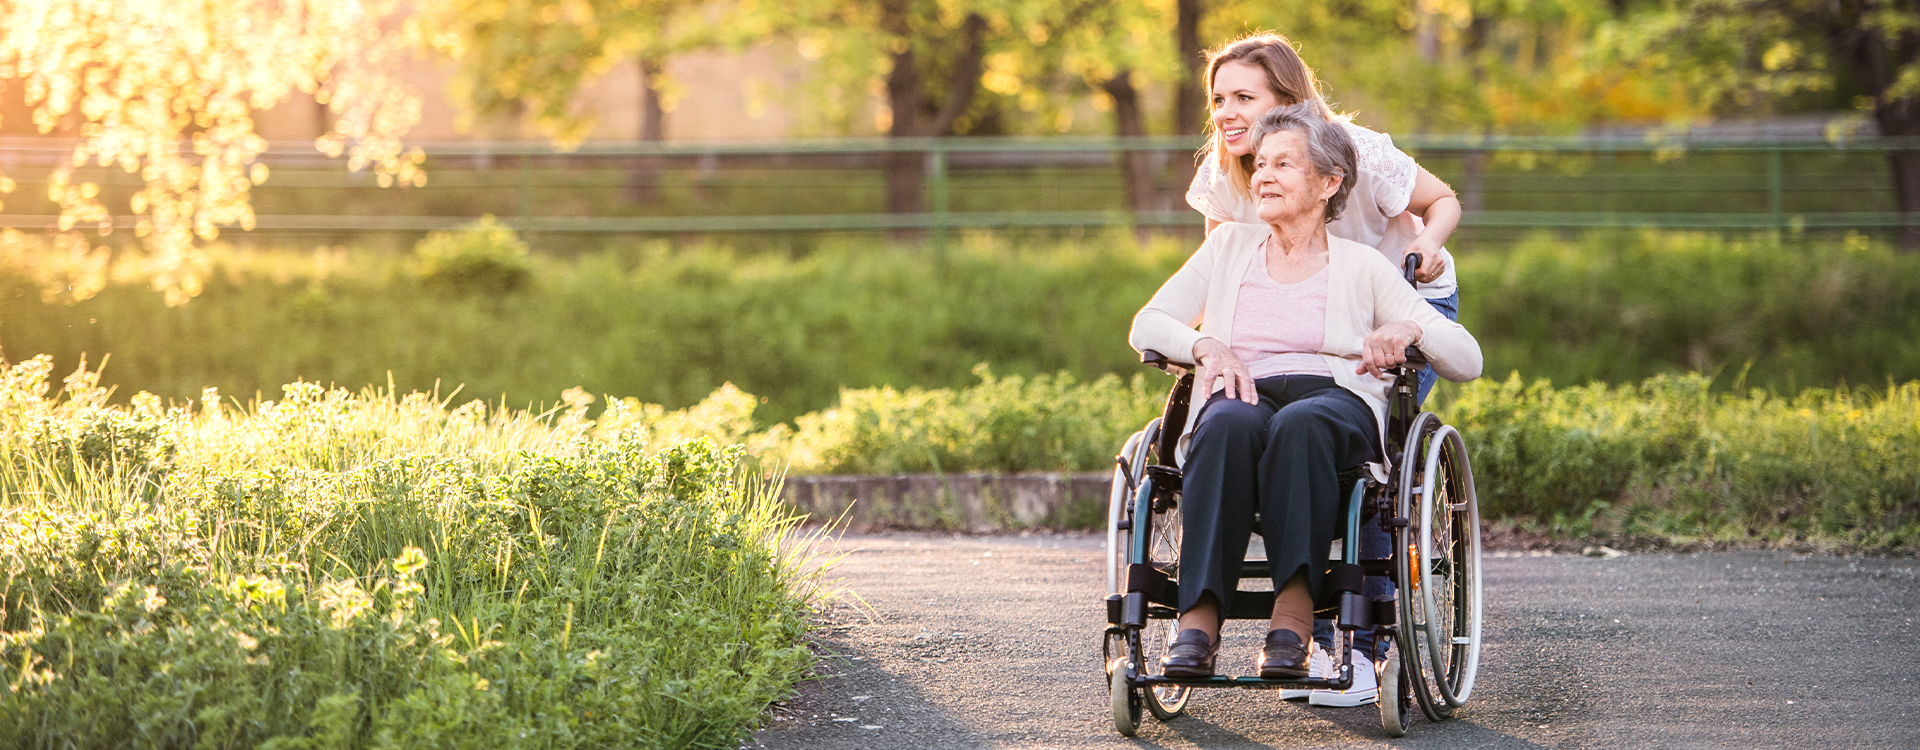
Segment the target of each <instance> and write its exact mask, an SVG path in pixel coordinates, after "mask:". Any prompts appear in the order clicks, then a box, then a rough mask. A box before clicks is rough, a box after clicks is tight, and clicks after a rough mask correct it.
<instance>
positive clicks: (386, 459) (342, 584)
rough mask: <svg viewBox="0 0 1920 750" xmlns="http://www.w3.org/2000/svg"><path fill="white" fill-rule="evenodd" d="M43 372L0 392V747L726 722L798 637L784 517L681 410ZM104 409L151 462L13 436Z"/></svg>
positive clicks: (784, 679)
mask: <svg viewBox="0 0 1920 750" xmlns="http://www.w3.org/2000/svg"><path fill="white" fill-rule="evenodd" d="M50 370H51V365H50V361H49V360H48V359H47V358H36V359H34V360H30V361H28V362H25V363H21V364H18V365H14V366H12V367H10V368H7V369H6V370H5V371H4V381H5V382H4V385H5V386H6V388H5V389H4V390H0V445H4V446H5V447H6V448H7V450H8V452H9V456H10V457H11V458H12V459H13V460H10V461H8V462H5V463H0V468H4V471H0V574H4V576H5V580H4V581H0V684H4V685H6V686H8V690H7V692H5V693H0V748H4V747H23V748H24V747H47V746H55V745H57V746H61V747H73V748H92V747H121V746H124V744H125V743H127V742H129V741H132V740H134V739H136V738H137V741H138V742H139V743H140V744H142V745H143V746H152V747H182V748H184V747H272V748H304V747H342V748H360V747H369V748H371V747H402V746H404V747H423V746H431V747H481V746H485V747H509V748H518V747H525V748H535V747H538V748H553V747H563V748H593V747H710V748H733V747H737V746H738V744H739V742H740V741H741V739H742V738H743V737H744V736H745V733H746V732H747V731H748V730H749V729H750V728H751V726H752V724H753V722H754V721H755V720H756V717H758V716H759V715H760V713H761V711H762V710H763V709H764V707H765V706H766V705H767V703H769V702H771V701H773V700H776V699H778V698H780V697H782V696H784V695H786V694H787V693H788V692H790V690H791V688H792V685H793V683H794V681H795V680H797V679H798V678H799V677H800V676H801V674H802V673H803V672H804V670H805V669H806V668H807V667H808V666H809V665H810V663H811V660H812V657H811V654H810V652H809V651H808V650H807V649H806V648H805V647H804V645H802V644H801V643H800V640H799V639H800V637H801V636H802V635H803V634H804V632H805V631H806V629H807V628H808V627H809V624H808V623H809V620H810V617H811V615H812V604H811V601H812V600H811V593H810V592H811V591H812V589H811V588H810V586H811V584H810V579H809V578H808V577H807V575H808V574H805V573H803V572H802V570H803V569H805V568H804V562H805V561H804V560H803V559H801V558H799V557H796V556H794V554H793V553H791V552H789V551H786V550H788V549H789V548H792V545H791V544H789V535H790V532H791V529H792V527H793V524H794V523H795V519H793V518H791V517H789V516H788V515H787V513H786V511H784V510H783V509H782V506H781V505H780V503H779V502H778V501H777V499H776V497H775V495H774V493H773V491H772V489H771V488H770V487H768V486H766V485H765V484H763V483H760V482H757V481H754V480H752V479H750V478H748V476H747V475H746V474H744V473H743V472H742V470H741V467H740V462H741V460H742V457H743V454H742V452H741V450H740V449H738V448H717V447H714V445H713V443H711V442H710V441H709V440H707V439H705V438H704V437H697V436H694V437H692V438H691V439H688V438H689V435H688V434H687V432H688V431H687V429H686V428H685V426H686V425H687V424H688V423H689V421H690V415H689V414H687V413H678V412H665V411H662V410H641V413H640V414H638V415H637V416H636V415H633V414H628V415H627V416H626V417H624V418H623V419H622V420H621V421H620V422H619V423H618V424H598V423H596V422H595V421H593V420H590V419H588V418H587V415H586V412H585V410H586V403H587V401H588V399H586V398H584V397H582V395H581V394H577V393H576V394H570V397H571V401H570V403H569V404H568V405H567V406H565V407H563V408H560V409H556V410H554V411H551V412H548V413H545V414H529V413H526V412H519V411H512V410H507V409H497V408H489V407H488V406H487V405H486V404H485V403H482V402H472V403H469V404H466V405H463V406H460V407H458V408H453V409H449V408H448V406H449V404H448V402H446V401H444V400H440V399H435V398H432V397H429V396H426V395H423V394H418V393H416V394H411V395H407V396H396V395H395V394H391V393H387V392H373V391H368V392H363V393H361V394H358V395H356V394H350V393H347V392H345V391H342V390H338V389H333V390H328V389H323V388H320V387H319V386H315V385H313V384H310V383H295V384H292V385H289V386H286V388H285V389H284V394H285V398H283V399H281V400H279V401H273V402H258V403H256V404H254V405H253V406H252V407H251V408H249V409H244V410H236V409H233V408H231V407H225V406H222V405H221V401H220V399H219V398H218V396H217V394H211V393H210V394H207V395H208V398H207V399H206V401H205V402H203V404H204V405H203V407H202V408H201V409H198V410H195V411H188V410H186V409H174V410H169V411H166V412H163V413H159V414H157V415H145V416H142V415H139V414H135V413H131V412H129V411H128V410H126V409H125V407H112V406H104V405H101V404H99V403H96V399H95V397H94V396H93V395H92V391H89V390H88V386H89V384H90V383H91V380H90V379H89V378H87V377H78V378H68V381H67V386H68V387H67V388H66V389H65V390H64V391H63V394H72V395H74V396H76V398H77V399H78V400H75V399H69V398H67V397H66V396H65V395H62V396H59V397H47V396H46V395H45V394H46V391H47V381H48V373H49V372H50ZM76 386H78V387H76ZM136 402H137V403H139V404H143V405H149V404H151V403H152V398H151V397H147V396H143V397H141V398H138V399H136ZM717 403H718V404H720V405H721V406H715V407H712V408H722V407H723V406H724V405H725V404H726V403H727V402H726V400H725V399H719V400H717ZM141 408H146V407H145V406H143V407H141ZM103 410H104V412H105V413H110V414H117V416H114V417H110V418H107V420H106V423H110V424H118V423H119V422H114V421H113V420H115V419H119V420H122V421H125V420H136V421H137V420H140V419H147V420H152V421H156V422H157V423H159V424H160V425H162V430H161V431H162V433H163V434H165V435H167V436H169V440H170V442H169V443H168V444H169V445H171V446H173V452H172V454H171V459H170V464H169V465H168V466H167V469H166V471H164V472H158V471H152V470H150V468H149V467H148V466H147V465H144V464H137V463H136V462H110V463H109V464H108V466H107V469H108V470H99V471H96V470H91V469H85V468H83V469H81V470H78V471H71V470H68V468H67V466H68V465H77V466H80V467H87V466H90V464H89V463H88V462H86V461H74V460H72V456H73V455H74V453H75V449H74V448H73V446H74V445H75V444H76V443H75V442H74V441H71V440H58V441H49V440H45V439H42V438H41V437H40V435H42V434H54V435H74V434H82V435H84V434H91V433H90V432H89V431H90V430H93V429H94V428H93V427H91V426H90V425H92V424H95V422H94V421H90V420H96V419H97V418H99V415H100V414H101V413H102V412H103ZM694 418H697V417H694ZM48 425H51V426H52V427H50V428H49V427H48ZM80 444H84V441H82V442H81V443H80ZM108 444H109V445H113V443H111V441H109V443H108ZM63 462H64V463H63ZM796 549H797V548H796Z"/></svg>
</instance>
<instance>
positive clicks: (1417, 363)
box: [1407, 346, 1427, 370]
mask: <svg viewBox="0 0 1920 750" xmlns="http://www.w3.org/2000/svg"><path fill="white" fill-rule="evenodd" d="M1407 366H1408V367H1412V368H1414V369H1416V370H1417V369H1420V368H1422V367H1426V366H1427V355H1426V353H1424V352H1422V351H1420V347H1417V346H1409V347H1407Z"/></svg>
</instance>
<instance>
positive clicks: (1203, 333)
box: [1130, 103, 1480, 679]
mask: <svg viewBox="0 0 1920 750" xmlns="http://www.w3.org/2000/svg"><path fill="white" fill-rule="evenodd" d="M1251 131H1252V132H1251V136H1252V139H1253V143H1254V153H1255V154H1256V158H1255V160H1254V165H1253V167H1254V169H1253V174H1252V176H1251V188H1252V193H1253V195H1254V196H1255V197H1256V200H1257V202H1258V207H1259V216H1260V219H1261V220H1262V221H1264V222H1265V224H1264V225H1258V224H1237V223H1228V224H1222V225H1221V226H1219V227H1218V228H1216V229H1215V230H1214V231H1213V232H1212V233H1210V234H1209V235H1208V236H1207V240H1206V243H1205V244H1203V245H1201V246H1200V249H1199V250H1198V251H1197V252H1195V253H1194V255H1193V257H1192V258H1191V259H1189V260H1188V261H1187V263H1186V265H1185V266H1183V267H1181V269H1180V270H1179V271H1178V272H1177V273H1175V274H1174V275H1173V277H1172V278H1171V279H1168V280H1167V283H1166V284H1165V285H1164V286H1162V287H1161V288H1160V291H1158V292H1156V293H1155V294H1154V295H1153V299H1152V300H1151V301H1149V302H1148V303H1147V305H1146V307H1143V308H1141V310H1140V313H1139V314H1138V315H1136V316H1134V319H1133V332H1132V334H1131V336H1130V340H1131V343H1132V344H1133V346H1134V348H1135V349H1140V350H1146V349H1154V350H1157V351H1160V352H1164V353H1167V354H1169V355H1170V356H1173V357H1175V358H1182V357H1190V358H1191V361H1193V362H1196V363H1198V368H1197V372H1196V377H1195V378H1194V388H1195V391H1196V393H1195V396H1194V400H1193V402H1194V403H1196V404H1204V405H1203V406H1201V408H1199V409H1197V410H1195V411H1194V412H1193V416H1192V417H1191V418H1190V419H1189V424H1188V425H1187V428H1186V429H1188V430H1190V431H1191V433H1192V434H1191V435H1190V438H1191V444H1190V448H1189V450H1188V452H1187V460H1186V464H1185V473H1186V481H1185V497H1186V499H1185V501H1184V503H1183V514H1182V523H1183V524H1184V525H1183V528H1182V533H1183V534H1184V541H1183V543H1182V547H1181V550H1180V634H1179V635H1178V636H1177V637H1176V638H1175V641H1174V643H1173V645H1172V646H1171V647H1170V648H1169V649H1168V654H1167V656H1166V657H1165V659H1164V667H1165V669H1166V673H1167V674H1168V675H1171V676H1192V677H1204V676H1210V675H1212V674H1213V669H1214V657H1215V654H1216V651H1217V649H1218V644H1219V632H1220V621H1221V613H1222V612H1224V611H1227V610H1228V609H1229V608H1230V607H1231V605H1232V597H1233V595H1234V591H1235V588H1236V581H1237V580H1238V579H1239V573H1240V567H1241V564H1242V562H1243V561H1244V556H1245V551H1246V548H1247V538H1248V535H1249V534H1250V533H1252V519H1253V514H1254V512H1255V511H1256V510H1258V511H1259V513H1260V526H1261V528H1260V536H1261V538H1262V539H1263V540H1264V541H1265V543H1266V551H1267V559H1268V560H1269V561H1270V563H1271V567H1272V572H1273V586H1274V590H1275V591H1276V592H1278V593H1277V596H1276V597H1275V599H1274V605H1273V613H1272V620H1271V622H1270V629H1269V630H1268V632H1267V638H1266V648H1264V649H1263V650H1262V651H1261V653H1260V675H1261V676H1262V677H1265V678H1269V679H1293V678H1302V677H1305V676H1306V675H1307V655H1308V652H1307V647H1306V644H1307V642H1308V641H1307V639H1308V638H1309V637H1310V636H1309V634H1310V633H1311V632H1312V628H1313V603H1314V601H1315V600H1316V599H1318V597H1319V595H1320V593H1321V591H1320V589H1321V578H1322V577H1323V574H1324V573H1325V569H1326V562H1327V550H1328V547H1329V546H1330V544H1331V543H1332V541H1333V538H1334V535H1335V530H1336V528H1337V526H1338V520H1339V513H1338V511H1339V505H1340V491H1339V486H1338V482H1339V480H1338V475H1339V473H1340V472H1341V470H1343V469H1345V468H1348V467H1353V466H1357V465H1360V464H1363V463H1374V466H1373V467H1372V470H1373V472H1374V474H1375V476H1376V478H1382V479H1384V476H1383V474H1384V469H1383V468H1382V467H1381V466H1380V465H1379V464H1378V463H1377V462H1378V460H1379V456H1380V455H1381V448H1380V446H1381V445H1382V444H1383V443H1384V441H1383V440H1382V432H1381V431H1382V429H1383V425H1384V424H1385V423H1386V410H1387V394H1388V388H1389V386H1390V383H1389V382H1388V381H1387V380H1385V379H1384V378H1385V377H1387V375H1386V370H1387V369H1388V368H1391V367H1393V366H1394V365H1397V364H1399V363H1401V362H1402V361H1404V360H1405V350H1406V348H1407V347H1408V346H1410V345H1415V346H1419V347H1420V349H1421V351H1422V352H1424V353H1425V354H1426V356H1427V358H1428V359H1429V360H1430V361H1431V362H1432V363H1433V366H1434V368H1435V369H1436V370H1437V371H1438V372H1439V373H1440V375H1441V376H1443V377H1446V378H1447V379H1449V380H1455V381H1465V380H1471V379H1473V378H1475V377H1478V376H1479V374H1480V346H1479V344H1478V343H1477V342H1475V341H1474V339H1473V337H1472V336H1471V335H1470V334H1468V333H1467V331H1466V329H1465V328H1462V327H1460V324H1458V323H1455V322H1453V321H1450V320H1447V319H1446V318H1445V317H1443V316H1441V315H1440V313H1438V312H1435V311H1434V309H1433V308H1432V307H1431V306H1429V305H1427V304H1426V303H1425V302H1424V301H1423V300H1422V299H1421V298H1420V296H1419V295H1418V294H1416V293H1414V291H1413V289H1412V288H1410V287H1408V286H1407V284H1406V282H1405V281H1403V280H1402V279H1400V277H1399V275H1398V274H1397V273H1396V272H1395V270H1394V269H1393V267H1392V266H1390V265H1388V264H1386V263H1382V262H1380V255H1379V252H1378V251H1376V250H1374V249H1373V248H1370V247H1367V246H1365V245H1361V244H1358V243H1355V242H1352V241H1349V240H1343V239H1340V238H1338V237H1333V236H1330V235H1329V234H1328V232H1327V223H1328V222H1329V221H1332V220H1334V219H1336V218H1337V217H1339V216H1340V211H1341V208H1342V207H1343V206H1344V205H1345V204H1346V201H1347V197H1348V194H1349V192H1350V188H1351V182H1350V181H1349V179H1348V177H1349V176H1350V175H1352V174H1354V170H1355V158H1356V157H1355V154H1354V146H1353V141H1352V139H1351V138H1350V137H1349V136H1348V134H1347V132H1346V130H1345V129H1344V128H1343V127H1342V126H1341V125H1339V124H1337V123H1334V122H1331V121H1329V120H1328V119H1327V118H1326V116H1325V115H1324V113H1323V112H1322V111H1321V109H1320V108H1318V107H1316V106H1314V105H1313V104H1310V103H1301V104H1294V105H1291V106H1285V107H1276V108H1274V109H1273V110H1271V111H1269V112H1267V113H1266V114H1264V115H1262V116H1260V117H1259V118H1258V119H1257V121H1255V122H1254V123H1253V127H1252V128H1251ZM1196 326H1197V327H1198V330H1195V328H1196ZM1367 671H1368V672H1369V674H1368V675H1367V676H1368V677H1371V676H1372V675H1371V671H1370V670H1367Z"/></svg>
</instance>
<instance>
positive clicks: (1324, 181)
mask: <svg viewBox="0 0 1920 750" xmlns="http://www.w3.org/2000/svg"><path fill="white" fill-rule="evenodd" d="M1252 181H1253V185H1252V187H1253V200H1254V205H1255V206H1256V210H1257V211H1258V212H1259V214H1260V220H1261V221H1264V222H1267V223H1268V224H1286V223H1291V222H1293V221H1298V220H1300V219H1301V217H1303V216H1305V215H1308V214H1311V215H1313V216H1315V217H1320V216H1323V215H1324V210H1323V209H1322V208H1321V206H1320V202H1321V201H1323V200H1326V199H1327V198H1330V197H1332V196H1333V193H1334V191H1335V190H1337V189H1338V188H1339V187H1340V178H1339V177H1337V176H1334V175H1323V174H1320V173H1318V172H1315V171H1313V161H1312V159H1311V158H1310V157H1308V155H1307V137H1306V136H1305V135H1303V134H1300V133H1296V132H1294V131H1291V130H1282V131H1280V132H1278V133H1273V134H1271V135H1268V136H1267V137H1266V138H1263V139H1261V141H1260V153H1258V154H1256V155H1255V156H1254V157H1253V178H1252Z"/></svg>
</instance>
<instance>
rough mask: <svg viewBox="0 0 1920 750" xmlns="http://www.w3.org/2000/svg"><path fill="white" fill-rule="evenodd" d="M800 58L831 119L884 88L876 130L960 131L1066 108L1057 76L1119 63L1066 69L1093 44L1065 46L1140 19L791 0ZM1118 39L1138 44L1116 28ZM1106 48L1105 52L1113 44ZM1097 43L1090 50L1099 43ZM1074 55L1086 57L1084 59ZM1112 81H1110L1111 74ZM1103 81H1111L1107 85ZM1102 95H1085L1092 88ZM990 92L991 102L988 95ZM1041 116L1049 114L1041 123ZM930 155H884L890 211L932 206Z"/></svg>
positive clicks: (1083, 2)
mask: <svg viewBox="0 0 1920 750" xmlns="http://www.w3.org/2000/svg"><path fill="white" fill-rule="evenodd" d="M787 3H788V4H787V5H785V6H782V7H783V8H784V9H785V12H787V13H789V14H790V15H791V17H792V18H793V19H795V21H796V36H797V40H798V42H799V47H800V51H801V54H802V55H803V56H805V57H807V58H808V59H810V60H812V61H814V63H815V65H816V68H817V70H818V71H819V74H820V76H819V81H818V83H817V85H818V86H819V96H818V97H816V98H817V99H818V100H820V101H821V102H822V104H823V109H825V110H826V114H827V115H828V117H829V118H830V119H834V120H838V121H839V122H841V123H842V124H846V123H849V122H850V120H851V117H852V115H853V110H852V109H851V108H848V107H847V106H845V104H844V102H845V101H848V100H856V101H859V100H864V92H867V91H870V90H878V91H879V92H881V93H883V95H884V100H885V105H884V107H883V108H882V109H881V110H880V112H879V116H878V117H877V118H876V123H877V124H878V125H879V126H880V129H881V130H882V131H884V132H886V134H887V135H888V136H889V137H892V138H932V137H942V136H950V135H959V134H963V133H966V132H972V130H973V129H974V128H975V127H976V126H979V125H982V124H984V123H988V122H991V121H993V119H994V117H993V116H994V115H997V114H998V111H997V110H996V109H995V107H998V106H1000V105H1004V104H1008V103H1011V104H1013V105H1014V106H1015V107H1017V108H1018V109H1021V110H1031V111H1035V112H1039V113H1043V114H1044V113H1049V112H1051V113H1055V114H1058V113H1059V112H1061V111H1062V107H1061V104H1062V101H1063V100H1062V99H1061V97H1059V96H1058V94H1060V93H1061V92H1059V91H1057V90H1056V89H1055V88H1054V86H1055V85H1056V84H1058V83H1060V79H1059V78H1058V77H1057V76H1056V74H1058V73H1060V72H1062V70H1063V66H1065V67H1071V68H1074V70H1072V71H1071V72H1072V73H1074V74H1084V73H1085V72H1087V71H1089V70H1094V69H1100V68H1103V66H1104V67H1105V69H1108V70H1109V72H1110V73H1112V74H1117V72H1118V71H1119V70H1121V69H1122V67H1121V66H1115V65H1111V64H1110V61H1109V63H1101V64H1094V65H1087V64H1082V62H1080V61H1076V62H1072V63H1069V61H1068V58H1069V57H1071V56H1072V55H1074V54H1093V53H1089V52H1087V50H1088V49H1092V48H1093V47H1076V46H1075V45H1073V44H1063V43H1062V42H1061V41H1060V40H1061V39H1062V38H1064V37H1075V38H1078V39H1080V40H1082V41H1084V40H1086V39H1087V38H1088V35H1098V34H1100V33H1115V32H1118V31H1119V30H1118V29H1116V28H1114V27H1110V26H1103V25H1102V23H1103V20H1108V19H1113V18H1122V17H1134V16H1135V15H1137V14H1136V13H1135V10H1136V8H1137V7H1138V6H1139V0H1119V1H1118V2H1101V1H1100V0H1066V1H1065V2H1053V1H1051V0H787ZM1118 39H1119V40H1128V39H1133V37H1132V36H1131V35H1127V34H1125V33H1120V34H1119V36H1118ZM1118 43H1123V42H1116V43H1114V44H1107V45H1106V48H1107V49H1114V48H1117V47H1116V45H1117V44H1118ZM1098 46H1099V45H1094V47H1098ZM1075 50H1078V51H1077V52H1076V51H1075ZM1106 80H1109V81H1110V80H1112V77H1111V76H1109V78H1107V79H1106ZM1101 85H1103V86H1104V81H1103V82H1102V84H1101ZM1093 90H1097V89H1088V90H1086V91H1082V92H1077V93H1079V94H1085V93H1090V92H1091V91H1093ZM983 93H984V94H985V96H983ZM1042 119H1045V118H1044V117H1043V118H1042ZM925 169H926V159H925V157H924V155H922V154H920V153H915V152H895V153H892V154H889V155H888V157H887V210H888V211H891V212H895V213H919V212H923V211H925V210H926V201H925V197H924V195H923V184H924V182H925V179H926V172H925Z"/></svg>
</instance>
